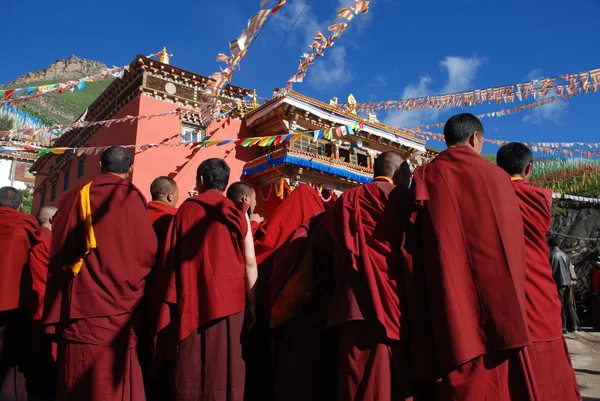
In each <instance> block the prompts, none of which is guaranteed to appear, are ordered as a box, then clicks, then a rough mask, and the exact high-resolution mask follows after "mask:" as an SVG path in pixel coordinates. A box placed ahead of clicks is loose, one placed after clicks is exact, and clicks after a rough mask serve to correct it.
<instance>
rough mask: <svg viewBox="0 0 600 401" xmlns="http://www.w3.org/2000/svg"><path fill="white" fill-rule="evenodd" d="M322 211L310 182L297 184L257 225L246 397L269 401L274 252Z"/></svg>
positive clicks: (246, 348)
mask: <svg viewBox="0 0 600 401" xmlns="http://www.w3.org/2000/svg"><path fill="white" fill-rule="evenodd" d="M323 210H324V206H323V201H322V200H321V198H320V197H319V194H318V193H317V191H316V190H315V189H314V188H312V187H311V186H310V185H306V184H301V185H299V186H298V187H297V188H296V189H294V191H293V192H292V193H291V194H290V195H289V196H288V197H287V198H285V199H284V200H283V202H282V203H281V204H280V205H279V207H278V208H277V209H276V210H275V212H274V213H273V215H272V216H269V220H268V221H267V222H266V223H263V224H261V225H260V226H259V229H258V232H257V235H258V236H259V238H258V239H256V240H255V241H254V247H255V251H256V261H257V263H258V281H257V283H256V287H257V290H256V294H257V301H256V302H257V312H256V315H257V319H256V324H255V325H254V328H253V329H252V330H251V331H250V332H249V333H248V335H247V336H246V337H245V351H244V354H245V360H246V371H247V373H248V376H247V380H246V381H247V383H248V385H247V387H246V400H247V401H265V400H267V401H268V400H269V398H270V393H271V388H272V377H273V375H274V373H273V371H272V368H273V366H272V364H273V360H272V349H271V341H270V338H269V320H270V318H269V310H270V302H269V298H270V292H271V291H270V281H271V277H272V273H273V260H274V258H275V255H276V252H277V251H278V250H279V249H280V248H281V247H282V246H283V245H284V244H285V243H286V241H287V240H288V239H289V236H290V235H291V234H292V233H293V232H294V230H295V229H296V228H298V227H299V226H300V225H301V224H302V223H304V222H306V221H307V220H308V219H310V218H311V217H312V216H314V215H315V214H316V213H319V212H322V211H323Z"/></svg>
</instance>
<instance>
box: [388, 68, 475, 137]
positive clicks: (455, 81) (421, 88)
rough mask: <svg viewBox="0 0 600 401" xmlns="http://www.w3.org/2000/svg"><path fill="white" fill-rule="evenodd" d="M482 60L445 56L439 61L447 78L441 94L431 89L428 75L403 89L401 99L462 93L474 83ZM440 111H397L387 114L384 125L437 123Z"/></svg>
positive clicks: (431, 82) (407, 125)
mask: <svg viewBox="0 0 600 401" xmlns="http://www.w3.org/2000/svg"><path fill="white" fill-rule="evenodd" d="M483 61H484V60H483V59H482V58H479V57H476V56H474V57H470V58H469V57H457V56H447V57H445V58H444V59H443V60H442V61H440V67H441V68H442V69H443V70H446V72H447V74H448V78H447V80H446V83H445V84H444V86H443V87H442V89H441V92H438V91H435V90H434V89H433V88H432V84H433V83H434V82H433V80H432V78H431V77H430V76H428V75H424V76H421V77H419V82H418V83H416V84H410V85H408V86H406V87H405V88H404V91H403V93H402V99H410V98H415V97H424V96H431V95H434V94H442V93H454V92H462V91H465V90H467V89H470V88H471V87H472V86H473V84H474V81H475V77H476V75H477V71H478V69H479V67H481V65H482V64H483ZM441 112H442V111H441V110H438V109H427V110H419V111H410V112H403V111H397V112H393V113H389V114H388V116H387V117H386V118H385V119H384V123H385V124H388V125H394V126H399V127H405V128H410V127H415V126H417V125H421V124H424V123H437V122H439V121H437V119H438V118H439V116H440V114H441Z"/></svg>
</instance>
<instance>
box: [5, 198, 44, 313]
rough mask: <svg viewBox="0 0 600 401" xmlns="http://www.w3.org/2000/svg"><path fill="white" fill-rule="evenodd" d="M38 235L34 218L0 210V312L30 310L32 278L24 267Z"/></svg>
mask: <svg viewBox="0 0 600 401" xmlns="http://www.w3.org/2000/svg"><path fill="white" fill-rule="evenodd" d="M39 235H40V234H39V230H38V224H37V221H36V220H35V218H33V216H31V215H28V214H25V213H21V212H19V211H18V210H15V209H11V208H9V207H4V206H0V249H2V263H1V264H0V277H2V280H0V311H7V310H11V309H17V308H19V307H29V305H28V303H29V301H30V293H29V290H30V288H31V276H30V274H29V269H26V267H27V262H28V261H29V252H30V250H31V248H32V247H33V246H34V245H35V244H37V243H38V242H39V241H40V239H39Z"/></svg>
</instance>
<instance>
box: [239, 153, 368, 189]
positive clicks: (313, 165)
mask: <svg viewBox="0 0 600 401" xmlns="http://www.w3.org/2000/svg"><path fill="white" fill-rule="evenodd" d="M286 163H288V164H294V165H296V166H302V167H308V168H310V169H313V170H318V171H323V172H325V173H328V174H332V175H337V176H339V177H344V178H347V179H349V180H353V181H356V182H360V183H361V184H368V183H369V182H371V181H372V180H373V178H372V177H368V176H364V175H360V174H357V173H353V172H351V171H347V170H344V169H342V168H339V167H334V166H332V165H330V164H325V163H319V162H318V161H315V160H308V159H303V158H300V157H294V156H289V155H284V156H280V157H278V158H276V159H272V158H271V155H268V156H267V161H266V162H264V163H262V164H259V165H258V166H254V167H250V168H248V169H244V172H243V173H242V175H251V174H254V173H258V172H260V171H264V170H266V169H267V168H268V167H275V166H278V165H280V164H286Z"/></svg>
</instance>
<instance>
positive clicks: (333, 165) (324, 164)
mask: <svg viewBox="0 0 600 401" xmlns="http://www.w3.org/2000/svg"><path fill="white" fill-rule="evenodd" d="M242 174H243V175H253V176H255V177H256V178H257V179H258V183H259V185H260V186H263V185H268V184H270V183H272V182H276V181H277V180H279V179H280V177H281V176H287V177H288V178H289V177H299V176H303V177H304V178H305V179H308V180H310V181H313V182H319V183H323V184H328V181H330V182H329V183H330V184H331V186H332V187H336V186H340V184H342V185H341V186H342V187H345V188H351V187H353V186H356V185H357V184H366V183H368V182H371V180H372V179H373V171H372V170H371V169H370V168H368V167H363V166H357V165H354V164H350V163H346V162H344V161H341V160H337V159H332V158H331V157H328V156H321V155H315V154H314V153H311V152H307V151H303V150H300V149H295V148H293V147H290V146H289V144H286V145H285V146H283V147H280V148H278V149H275V150H274V151H273V152H271V153H269V154H266V155H263V156H261V157H259V158H257V159H254V160H252V161H250V162H248V163H246V165H245V166H244V172H243V173H242ZM327 176H329V177H331V176H335V177H336V178H335V179H331V178H328V177H327ZM317 177H319V178H317ZM340 181H342V182H340ZM344 182H345V184H346V185H343V184H344Z"/></svg>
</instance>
